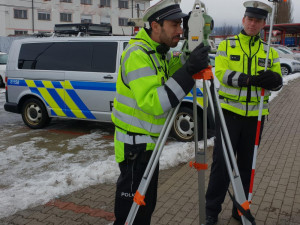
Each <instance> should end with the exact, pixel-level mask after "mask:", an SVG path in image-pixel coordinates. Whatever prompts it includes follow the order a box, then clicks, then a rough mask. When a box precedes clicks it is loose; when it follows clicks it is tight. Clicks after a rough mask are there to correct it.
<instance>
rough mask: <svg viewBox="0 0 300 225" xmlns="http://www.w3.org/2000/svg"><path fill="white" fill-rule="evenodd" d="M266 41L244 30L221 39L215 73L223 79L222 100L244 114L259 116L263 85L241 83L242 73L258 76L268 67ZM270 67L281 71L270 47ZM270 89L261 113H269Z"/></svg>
mask: <svg viewBox="0 0 300 225" xmlns="http://www.w3.org/2000/svg"><path fill="white" fill-rule="evenodd" d="M266 56H267V44H266V43H264V42H263V41H262V40H261V39H260V37H259V36H258V35H257V36H253V37H252V36H248V35H245V34H243V32H241V33H240V34H239V35H237V36H235V37H234V38H228V39H226V40H224V41H222V42H221V43H220V45H219V47H218V52H217V56H216V59H215V74H216V77H217V78H218V80H219V81H220V89H219V96H220V103H221V107H222V108H223V109H227V110H229V111H231V112H234V113H236V114H239V115H242V116H258V114H259V102H260V97H261V88H260V87H255V86H249V87H241V86H240V85H239V80H240V79H242V76H243V74H247V75H251V76H257V75H258V71H260V70H264V69H265V61H266ZM268 70H271V71H273V72H276V73H278V74H280V75H281V68H280V62H279V57H278V53H277V52H276V51H275V50H274V49H273V48H271V49H270V53H269V60H268ZM270 94H271V93H270V91H269V90H265V95H264V105H263V111H262V115H268V114H269V110H268V99H269V96H270Z"/></svg>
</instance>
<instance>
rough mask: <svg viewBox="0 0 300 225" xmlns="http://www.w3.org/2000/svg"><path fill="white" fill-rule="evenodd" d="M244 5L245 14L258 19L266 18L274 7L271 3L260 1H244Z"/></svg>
mask: <svg viewBox="0 0 300 225" xmlns="http://www.w3.org/2000/svg"><path fill="white" fill-rule="evenodd" d="M244 6H245V7H246V12H245V16H249V17H254V18H258V19H266V18H267V16H268V13H270V12H272V8H271V7H270V6H269V5H267V4H265V3H263V2H259V1H247V2H244Z"/></svg>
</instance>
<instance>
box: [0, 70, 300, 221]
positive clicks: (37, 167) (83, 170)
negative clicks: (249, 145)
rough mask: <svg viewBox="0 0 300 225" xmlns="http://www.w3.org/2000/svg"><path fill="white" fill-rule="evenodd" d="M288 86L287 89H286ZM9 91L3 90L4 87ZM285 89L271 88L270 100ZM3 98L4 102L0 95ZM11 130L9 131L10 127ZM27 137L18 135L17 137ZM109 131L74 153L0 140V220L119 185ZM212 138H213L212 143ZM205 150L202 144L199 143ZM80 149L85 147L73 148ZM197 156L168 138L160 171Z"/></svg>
mask: <svg viewBox="0 0 300 225" xmlns="http://www.w3.org/2000/svg"><path fill="white" fill-rule="evenodd" d="M299 77H300V73H297V74H293V75H289V76H286V77H284V85H288V82H289V81H291V80H294V79H296V78H299ZM284 88H287V87H284ZM0 92H1V93H0V94H1V95H2V94H4V89H1V90H0ZM279 93H280V92H272V96H271V100H272V99H274V98H275V97H276V96H277V95H278V94H279ZM0 101H2V104H3V102H4V101H5V100H4V98H3V97H0ZM6 132H9V130H6ZM22 135H26V134H25V133H19V134H18V135H16V136H19V137H20V136H22ZM102 135H105V131H99V130H98V131H93V132H92V133H91V134H87V135H82V136H80V137H77V138H74V139H70V140H69V141H68V142H64V143H61V144H62V145H64V144H67V145H68V146H67V149H68V150H69V152H65V153H60V152H56V151H49V150H47V149H46V148H40V147H37V146H38V143H40V142H47V141H48V140H46V139H45V138H42V137H38V135H37V136H36V137H34V138H30V139H29V140H27V141H25V142H23V143H21V144H18V145H11V146H10V147H8V148H7V149H3V146H1V144H0V159H1V160H0V190H1V191H0V199H1V200H0V202H1V204H0V218H2V217H5V216H9V215H11V214H14V213H15V212H17V211H19V210H22V209H26V208H28V207H33V206H36V205H39V204H45V203H46V202H48V201H49V200H51V199H53V198H55V197H57V196H60V195H65V194H68V193H71V192H73V191H76V190H79V189H82V188H85V187H88V186H90V185H94V184H99V183H114V182H115V181H116V179H117V177H118V174H119V169H118V166H117V163H116V162H115V160H114V155H112V154H109V152H108V151H106V149H105V148H108V147H112V145H113V143H110V144H104V143H101V136H102ZM212 145H213V139H209V140H208V146H212ZM199 147H200V148H203V142H202V141H200V142H199ZM74 148H80V149H81V150H80V151H72V149H74ZM193 157H194V143H193V142H191V143H181V142H173V141H171V142H169V143H168V144H167V145H166V146H165V148H164V150H163V152H162V155H161V157H160V169H168V168H170V167H174V166H176V165H178V164H180V163H185V162H188V161H189V160H190V159H192V158H193Z"/></svg>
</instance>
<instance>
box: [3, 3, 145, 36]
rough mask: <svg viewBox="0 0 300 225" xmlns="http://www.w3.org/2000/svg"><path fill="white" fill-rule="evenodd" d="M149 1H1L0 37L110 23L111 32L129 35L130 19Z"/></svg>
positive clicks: (130, 29) (130, 30)
mask: <svg viewBox="0 0 300 225" xmlns="http://www.w3.org/2000/svg"><path fill="white" fill-rule="evenodd" d="M149 6H150V0H0V36H11V35H24V34H33V33H42V32H53V30H54V25H55V24H64V23H86V22H88V23H94V24H100V23H110V24H111V25H112V32H113V35H131V34H132V33H133V28H132V27H129V26H127V21H128V19H129V18H138V17H142V15H143V13H144V11H145V9H146V8H148V7H149Z"/></svg>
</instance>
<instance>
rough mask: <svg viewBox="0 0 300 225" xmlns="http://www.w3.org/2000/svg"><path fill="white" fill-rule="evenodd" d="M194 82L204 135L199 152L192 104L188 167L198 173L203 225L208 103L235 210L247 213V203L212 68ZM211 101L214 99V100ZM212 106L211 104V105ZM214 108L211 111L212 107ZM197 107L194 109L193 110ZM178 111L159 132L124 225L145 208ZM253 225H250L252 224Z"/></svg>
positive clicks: (247, 222)
mask: <svg viewBox="0 0 300 225" xmlns="http://www.w3.org/2000/svg"><path fill="white" fill-rule="evenodd" d="M193 77H194V79H195V80H203V102H204V106H203V117H204V118H205V119H204V120H203V122H204V123H203V125H204V126H203V128H204V130H203V135H204V151H199V149H198V131H197V129H198V127H197V104H194V108H193V110H194V123H195V130H194V138H195V139H196V141H195V162H194V163H191V164H190V165H191V166H194V167H195V168H196V169H197V170H198V184H199V220H200V224H205V198H204V196H205V188H204V180H205V179H204V175H205V174H204V171H205V170H206V169H207V164H206V163H205V161H206V159H205V158H206V156H205V155H206V149H207V122H206V121H207V103H209V105H210V106H211V111H212V113H213V116H214V117H215V115H216V116H219V119H220V121H221V133H222V143H223V153H224V158H225V161H226V166H227V170H228V174H229V178H230V181H231V183H232V187H233V191H234V195H235V200H236V202H237V203H239V205H241V208H240V207H238V209H241V211H243V209H244V211H243V212H249V203H248V201H247V200H246V197H245V193H244V189H243V185H242V182H241V178H240V174H239V170H238V167H237V164H236V160H235V156H234V153H233V149H232V146H231V141H230V138H229V134H228V131H227V127H226V124H225V119H224V116H223V112H222V109H221V106H220V103H219V99H218V94H217V90H216V88H215V86H214V83H213V76H212V73H211V68H208V69H205V70H203V71H201V73H199V74H196V75H194V76H193ZM208 80H210V81H211V87H210V88H211V89H213V94H211V92H210V89H209V88H208V86H207V81H208ZM193 97H194V101H196V99H197V97H196V84H195V85H194V88H193ZM213 98H214V99H213ZM213 102H214V103H213ZM213 105H214V106H215V109H216V110H214V109H213V108H212V106H213ZM195 106H196V107H195ZM179 107H180V104H179V105H177V107H176V108H175V109H171V110H170V112H169V114H168V116H167V119H166V122H165V124H164V126H163V128H162V131H161V135H160V136H159V138H158V140H157V144H156V146H155V149H154V150H153V153H152V155H151V158H150V160H149V163H148V165H147V168H146V170H145V173H144V175H143V177H142V180H141V183H140V185H139V187H138V190H137V191H136V193H135V196H134V202H133V204H132V207H131V209H130V212H129V214H128V217H127V219H126V222H125V224H126V225H131V224H133V222H134V219H135V216H136V214H137V212H138V209H139V207H140V206H143V205H146V203H145V201H144V199H145V194H146V191H147V188H148V186H149V184H150V181H151V178H152V176H153V173H154V171H155V168H156V166H157V164H158V162H159V157H160V155H161V153H162V150H163V147H164V145H165V143H166V140H167V137H168V135H169V132H170V129H171V127H172V124H173V122H174V119H175V117H176V114H177V112H178V109H179ZM241 218H242V222H243V224H244V225H249V224H251V222H250V221H249V220H248V219H246V217H245V216H244V215H242V217H241ZM252 224H253V223H252Z"/></svg>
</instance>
